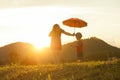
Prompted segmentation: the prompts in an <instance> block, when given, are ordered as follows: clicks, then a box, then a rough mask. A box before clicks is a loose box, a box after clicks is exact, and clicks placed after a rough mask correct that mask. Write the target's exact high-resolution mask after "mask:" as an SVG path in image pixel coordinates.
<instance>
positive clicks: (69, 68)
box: [0, 58, 120, 80]
mask: <svg viewBox="0 0 120 80" xmlns="http://www.w3.org/2000/svg"><path fill="white" fill-rule="evenodd" d="M0 80H120V59H117V58H114V59H112V60H108V61H89V62H82V63H75V62H74V63H64V64H47V65H29V66H24V65H19V64H13V65H6V66H1V67H0Z"/></svg>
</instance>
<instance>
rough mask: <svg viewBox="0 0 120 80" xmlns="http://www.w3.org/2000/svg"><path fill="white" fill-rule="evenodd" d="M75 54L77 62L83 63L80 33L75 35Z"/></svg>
mask: <svg viewBox="0 0 120 80" xmlns="http://www.w3.org/2000/svg"><path fill="white" fill-rule="evenodd" d="M75 36H76V39H77V41H76V52H77V58H78V61H83V42H82V40H81V38H82V34H81V33H80V32H78V33H76V35H75Z"/></svg>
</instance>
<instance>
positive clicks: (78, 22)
mask: <svg viewBox="0 0 120 80" xmlns="http://www.w3.org/2000/svg"><path fill="white" fill-rule="evenodd" d="M63 24H64V25H66V26H69V27H74V32H75V28H82V27H85V26H87V22H86V21H84V20H82V19H79V18H69V19H66V20H64V21H63Z"/></svg>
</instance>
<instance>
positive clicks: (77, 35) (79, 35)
mask: <svg viewBox="0 0 120 80" xmlns="http://www.w3.org/2000/svg"><path fill="white" fill-rule="evenodd" d="M75 36H76V39H77V40H80V39H81V38H82V34H81V33H80V32H77V33H76V35H75Z"/></svg>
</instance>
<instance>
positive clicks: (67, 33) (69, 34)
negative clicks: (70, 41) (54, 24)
mask: <svg viewBox="0 0 120 80" xmlns="http://www.w3.org/2000/svg"><path fill="white" fill-rule="evenodd" d="M63 33H64V34H66V35H68V36H75V33H73V34H71V33H69V32H66V31H63Z"/></svg>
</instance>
